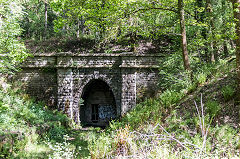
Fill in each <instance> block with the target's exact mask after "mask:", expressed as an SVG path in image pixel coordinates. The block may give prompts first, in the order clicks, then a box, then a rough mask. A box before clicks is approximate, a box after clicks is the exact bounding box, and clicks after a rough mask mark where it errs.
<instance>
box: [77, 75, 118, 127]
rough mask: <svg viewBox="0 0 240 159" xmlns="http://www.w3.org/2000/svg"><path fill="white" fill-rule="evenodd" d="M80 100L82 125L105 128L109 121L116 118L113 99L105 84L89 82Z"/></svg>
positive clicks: (100, 81)
mask: <svg viewBox="0 0 240 159" xmlns="http://www.w3.org/2000/svg"><path fill="white" fill-rule="evenodd" d="M82 99H83V100H84V102H83V104H82V105H81V107H80V121H81V123H82V124H83V125H91V126H106V125H107V124H108V122H109V121H110V120H111V119H115V118H116V116H117V113H116V102H115V98H114V95H113V92H112V90H111V88H110V87H109V85H108V84H107V83H106V82H104V81H102V80H100V79H94V80H91V81H90V82H89V83H88V84H87V85H86V86H85V88H84V89H83V94H82Z"/></svg>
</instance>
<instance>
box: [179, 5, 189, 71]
mask: <svg viewBox="0 0 240 159" xmlns="http://www.w3.org/2000/svg"><path fill="white" fill-rule="evenodd" d="M178 9H179V17H180V28H181V34H182V55H183V64H184V68H185V70H191V68H190V63H189V59H188V50H187V35H186V28H185V18H184V8H183V0H178Z"/></svg>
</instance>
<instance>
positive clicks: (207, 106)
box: [88, 58, 240, 158]
mask: <svg viewBox="0 0 240 159" xmlns="http://www.w3.org/2000/svg"><path fill="white" fill-rule="evenodd" d="M174 59H176V58H174ZM174 59H173V60H172V63H171V60H167V61H166V62H165V63H164V64H163V66H164V65H165V64H166V67H165V69H164V68H162V71H161V72H160V75H162V77H163V79H161V80H162V81H161V82H162V83H161V88H165V89H163V91H162V93H161V94H159V95H158V96H157V97H155V98H152V99H146V100H145V101H144V102H142V103H140V104H138V105H137V106H136V107H135V108H134V109H133V110H132V111H130V112H129V113H127V114H126V115H125V116H124V117H122V118H121V119H120V120H118V121H112V122H111V123H110V125H109V127H108V128H107V129H106V130H105V131H104V133H101V134H100V136H99V137H98V138H96V137H94V138H90V143H91V144H89V145H88V147H89V150H90V153H91V156H92V158H239V157H240V156H239V148H240V140H239V139H240V134H239V128H238V127H233V126H232V125H230V124H228V123H225V124H222V123H218V122H217V121H218V120H217V119H219V118H221V115H222V114H224V113H227V112H224V111H225V110H226V109H223V108H224V106H223V104H224V103H223V102H226V101H229V100H234V97H233V96H234V89H233V87H232V85H234V80H232V83H228V84H229V85H228V86H225V87H222V88H220V89H219V92H221V93H220V97H221V96H223V100H221V101H218V100H220V99H218V98H216V99H215V97H214V98H213V96H212V95H210V94H207V95H206V94H204V95H202V94H201V95H200V93H199V94H196V95H195V97H194V102H192V103H190V105H191V106H190V107H191V108H185V107H182V104H181V103H182V102H183V101H187V100H188V98H189V96H188V95H189V94H191V93H193V92H199V91H198V90H201V87H204V86H205V85H209V84H211V83H214V82H216V81H217V80H219V79H222V78H223V77H227V76H228V75H230V74H234V73H233V72H232V69H233V68H234V66H233V63H232V62H228V61H227V60H220V61H219V62H218V63H214V64H211V65H208V66H206V65H202V66H199V67H198V68H197V70H195V71H194V73H193V74H192V75H191V72H183V71H180V70H181V68H179V69H176V68H174V69H173V68H171V67H169V66H173V65H172V64H173V63H174V62H176V60H174ZM176 66H180V65H176V64H174V67H176ZM172 70H174V71H175V72H171V71H172ZM181 72H182V73H181ZM191 76H192V77H191ZM213 94H216V93H214V92H213ZM192 96H193V95H192ZM226 106H227V104H226Z"/></svg>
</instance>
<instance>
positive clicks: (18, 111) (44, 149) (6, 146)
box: [0, 79, 79, 158]
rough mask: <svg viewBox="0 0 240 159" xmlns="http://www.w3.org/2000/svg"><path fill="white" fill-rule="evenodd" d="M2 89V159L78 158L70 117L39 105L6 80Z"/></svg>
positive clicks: (0, 83) (0, 130)
mask: <svg viewBox="0 0 240 159" xmlns="http://www.w3.org/2000/svg"><path fill="white" fill-rule="evenodd" d="M0 87H1V89H0V158H48V157H50V158H58V156H59V155H61V156H67V157H65V158H73V157H74V156H77V155H78V154H77V153H78V152H79V148H78V149H77V147H76V146H75V145H74V144H71V143H70V142H69V141H68V138H67V134H68V133H69V130H70V128H72V123H71V120H69V119H68V118H67V116H66V115H64V114H62V113H61V112H59V111H57V110H50V109H48V107H47V106H44V103H41V102H39V103H37V102H36V101H35V100H34V99H31V98H30V97H29V96H28V95H26V94H24V92H23V91H22V90H21V89H20V87H17V86H11V85H10V84H7V83H6V82H5V81H4V79H1V80H0ZM19 94H21V95H19Z"/></svg>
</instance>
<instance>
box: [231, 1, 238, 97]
mask: <svg viewBox="0 0 240 159" xmlns="http://www.w3.org/2000/svg"><path fill="white" fill-rule="evenodd" d="M231 2H232V4H233V12H234V18H235V21H236V25H235V30H236V39H235V43H236V67H237V69H236V70H237V84H238V86H237V89H238V90H237V94H238V97H237V98H238V101H240V0H231Z"/></svg>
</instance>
